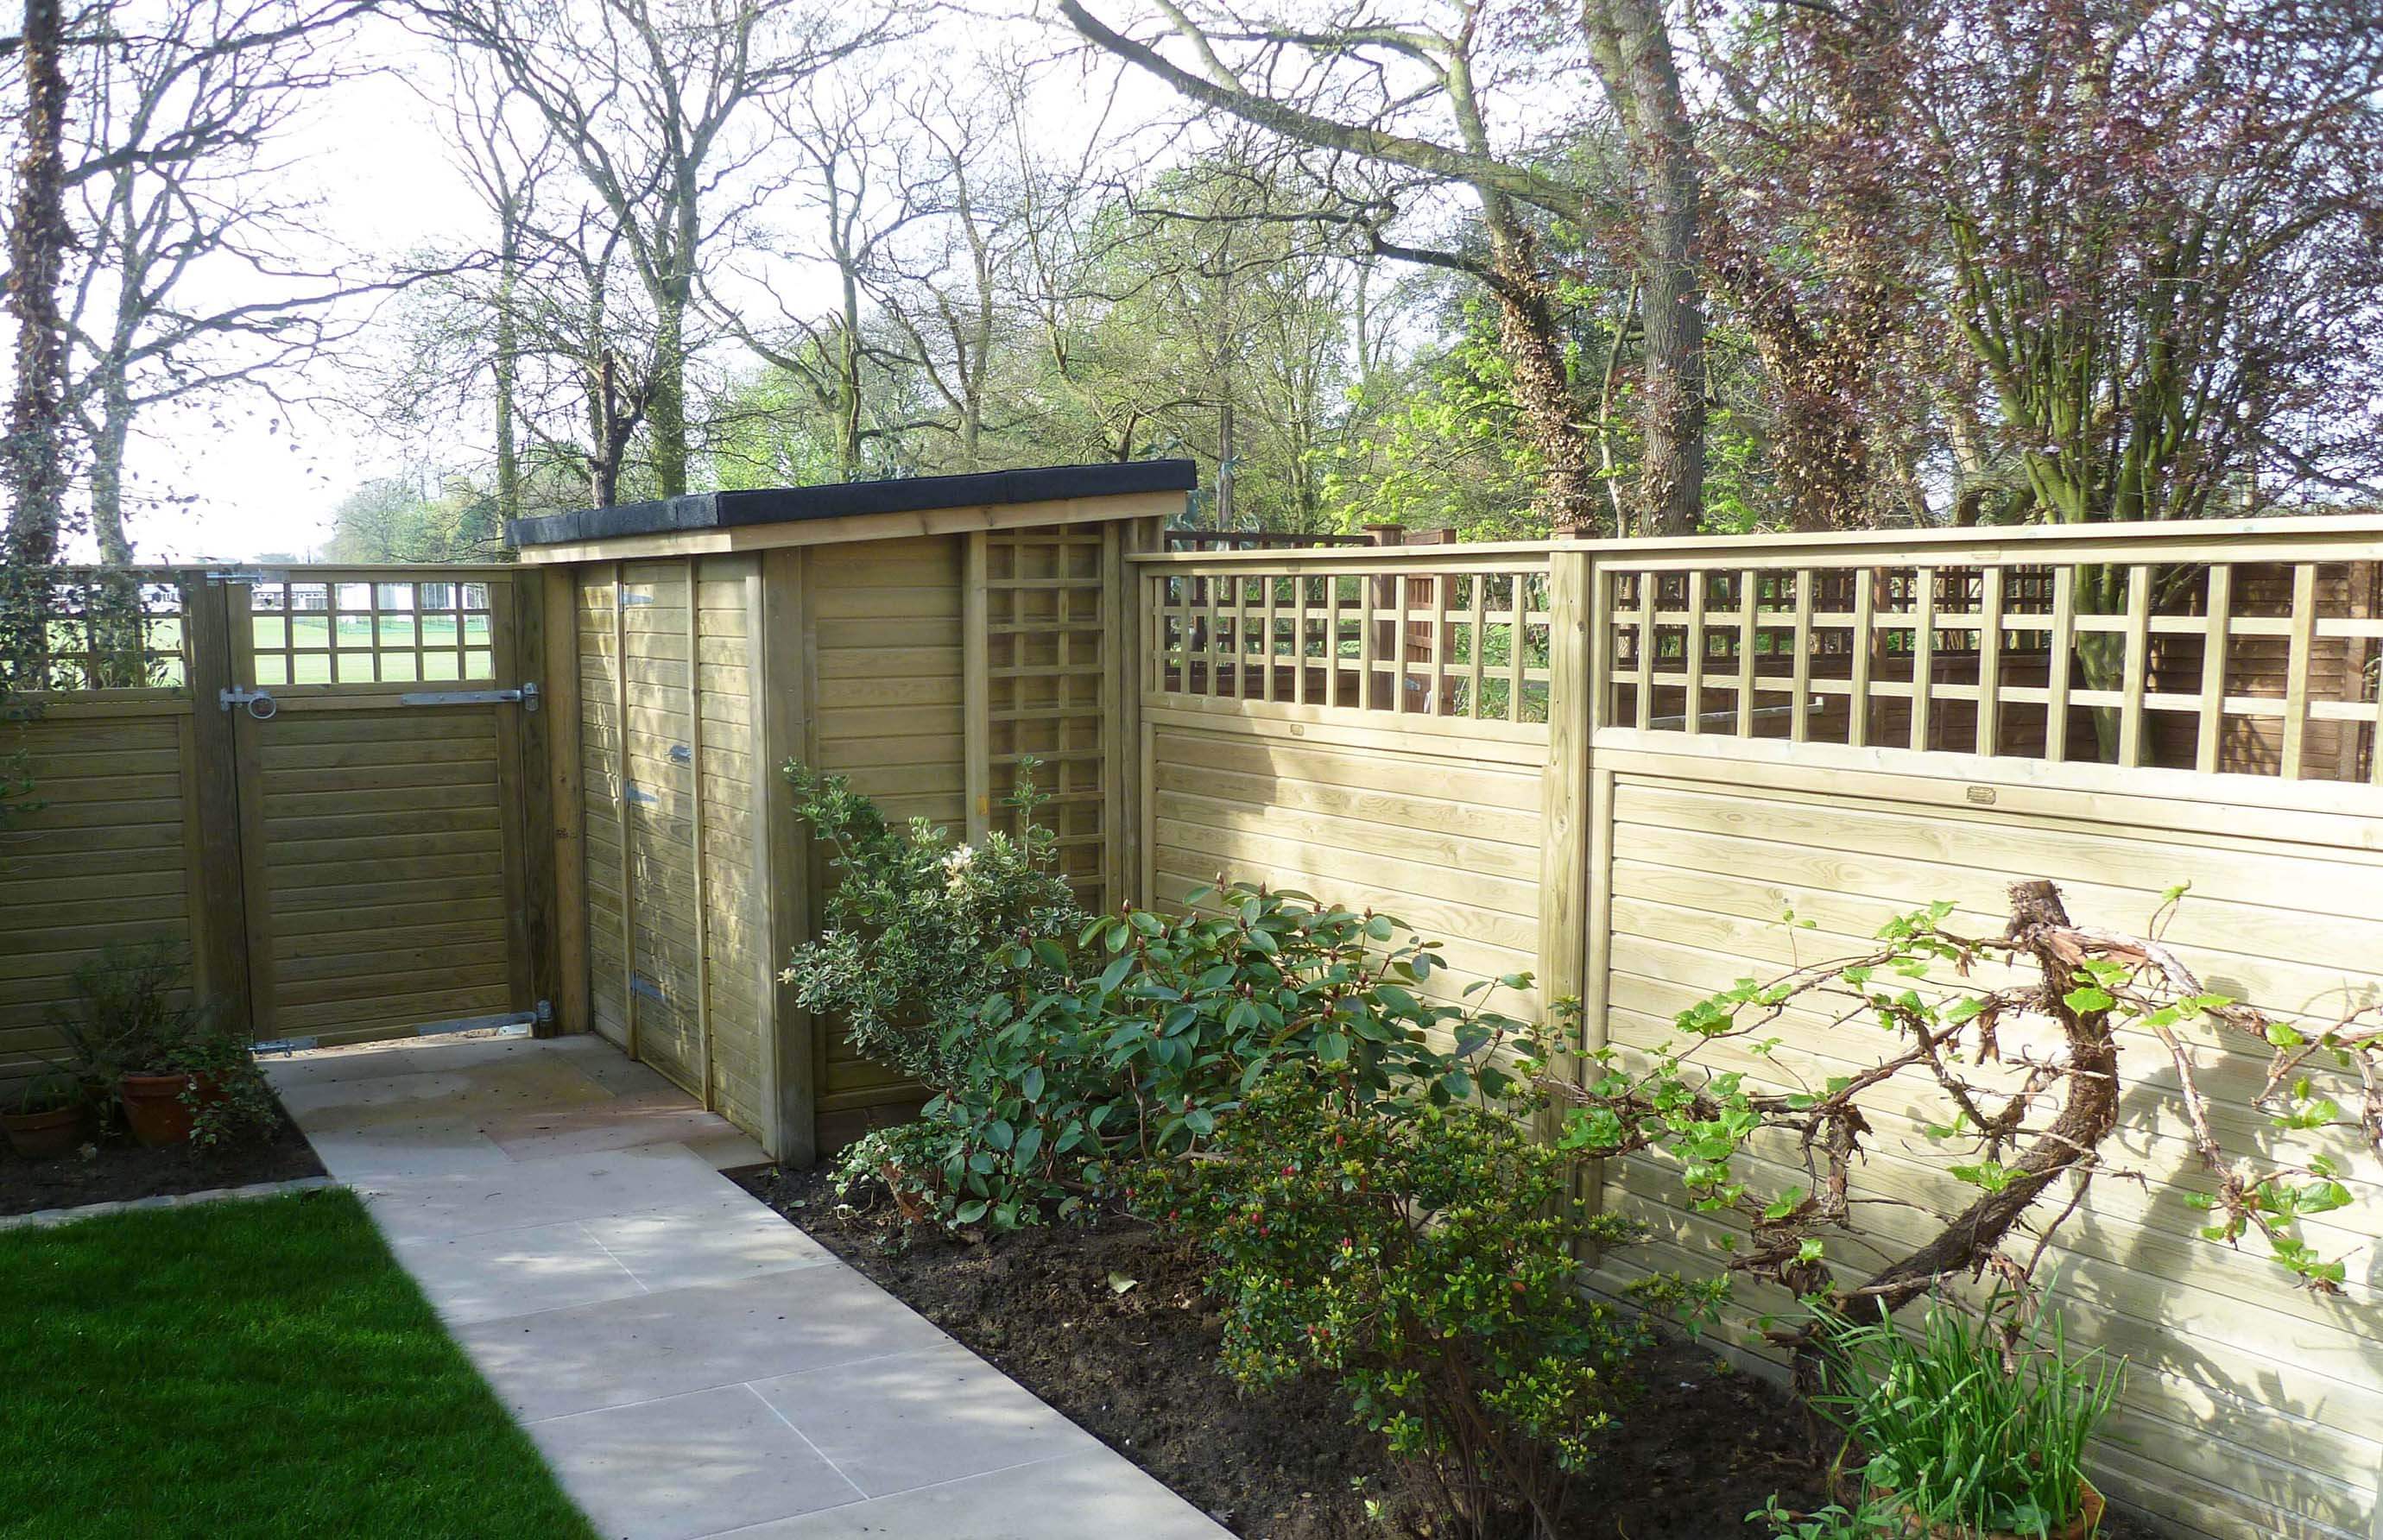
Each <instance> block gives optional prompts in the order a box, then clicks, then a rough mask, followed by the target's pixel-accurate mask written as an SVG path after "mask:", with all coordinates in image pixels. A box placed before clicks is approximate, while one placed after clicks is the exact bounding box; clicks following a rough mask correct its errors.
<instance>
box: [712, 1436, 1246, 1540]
mask: <svg viewBox="0 0 2383 1540" xmlns="http://www.w3.org/2000/svg"><path fill="white" fill-rule="evenodd" d="M716 1534H718V1535H719V1537H720V1540H731V1537H733V1540H1222V1537H1223V1536H1224V1535H1225V1534H1227V1531H1226V1530H1225V1529H1224V1527H1223V1526H1221V1525H1219V1524H1217V1523H1216V1522H1215V1521H1214V1520H1211V1519H1209V1518H1208V1517H1207V1516H1205V1515H1204V1514H1203V1513H1201V1512H1200V1510H1199V1509H1195V1508H1193V1507H1192V1506H1191V1504H1189V1503H1187V1502H1185V1501H1184V1500H1183V1499H1182V1498H1180V1497H1177V1496H1176V1495H1175V1494H1174V1493H1172V1492H1169V1491H1168V1490H1167V1488H1166V1487H1164V1486H1161V1485H1159V1484H1158V1483H1157V1482H1155V1481H1153V1480H1152V1479H1151V1478H1150V1477H1148V1476H1146V1475H1144V1474H1142V1472H1140V1471H1138V1470H1136V1469H1135V1468H1134V1467H1133V1466H1132V1465H1130V1464H1129V1463H1128V1462H1127V1461H1126V1460H1125V1459H1124V1457H1123V1456H1121V1455H1118V1454H1116V1453H1114V1452H1112V1451H1110V1450H1108V1449H1098V1450H1093V1451H1092V1452H1089V1453H1086V1454H1077V1455H1062V1456H1061V1457H1059V1458H1058V1459H1056V1460H1042V1461H1039V1462H1037V1463H1035V1464H1032V1465H1013V1466H1011V1467H1010V1468H1009V1469H1007V1470H1006V1471H994V1472H989V1473H987V1474H985V1475H981V1476H969V1477H966V1478H965V1479H963V1480H960V1481H953V1482H945V1483H944V1484H943V1485H938V1486H921V1487H918V1488H916V1489H914V1490H912V1491H908V1492H903V1493H899V1494H897V1495H895V1496H894V1497H879V1498H876V1499H874V1500H872V1501H870V1502H865V1503H852V1504H848V1505H846V1507H843V1508H831V1509H824V1510H822V1511H820V1512H816V1513H807V1514H802V1515H799V1516H796V1517H792V1518H784V1519H773V1520H768V1521H765V1522H761V1523H758V1524H751V1525H747V1526H746V1527H745V1528H743V1529H734V1530H721V1531H718V1532H716Z"/></svg>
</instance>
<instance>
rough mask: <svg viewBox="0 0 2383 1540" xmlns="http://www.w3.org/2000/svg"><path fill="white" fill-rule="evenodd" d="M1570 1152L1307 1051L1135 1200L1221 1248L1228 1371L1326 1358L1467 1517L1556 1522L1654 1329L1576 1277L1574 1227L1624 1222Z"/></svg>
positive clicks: (1476, 1524)
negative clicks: (1403, 1110)
mask: <svg viewBox="0 0 2383 1540" xmlns="http://www.w3.org/2000/svg"><path fill="white" fill-rule="evenodd" d="M1572 1172H1573V1167H1572V1165H1571V1164H1570V1163H1569V1162H1568V1161H1567V1160H1566V1159H1565V1158H1564V1157H1563V1156H1562V1154H1561V1153H1559V1152H1554V1151H1551V1150H1550V1149H1548V1148H1546V1147H1545V1146H1543V1145H1541V1144H1539V1143H1537V1141H1535V1140H1532V1139H1531V1138H1530V1137H1529V1134H1528V1132H1527V1131H1526V1130H1525V1128H1524V1127H1521V1126H1519V1125H1518V1124H1517V1123H1516V1122H1515V1121H1514V1120H1513V1119H1512V1118H1511V1117H1509V1116H1507V1115H1504V1113H1503V1112H1501V1111H1497V1110H1492V1109H1490V1108H1488V1107H1484V1106H1482V1105H1479V1104H1476V1103H1446V1104H1439V1103H1432V1102H1429V1101H1426V1102H1424V1103H1421V1104H1419V1105H1416V1106H1415V1107H1414V1109H1413V1111H1412V1115H1404V1116H1395V1117H1385V1116H1381V1115H1377V1111H1376V1110H1375V1109H1372V1108H1368V1107H1365V1106H1364V1105H1362V1104H1355V1103H1352V1102H1351V1100H1350V1098H1349V1097H1348V1096H1347V1094H1346V1087H1345V1086H1344V1085H1342V1084H1340V1083H1339V1082H1338V1081H1337V1080H1336V1078H1334V1077H1333V1076H1332V1074H1331V1073H1330V1072H1329V1071H1328V1070H1327V1069H1326V1068H1325V1067H1324V1066H1322V1065H1320V1064H1304V1065H1295V1066H1285V1067H1283V1068H1280V1069H1278V1071H1276V1072H1275V1073H1274V1074H1272V1075H1270V1076H1269V1077H1268V1078H1266V1080H1265V1082H1264V1083H1263V1084H1262V1085H1260V1086H1259V1087H1258V1088H1257V1089H1256V1090H1255V1091H1254V1092H1253V1094H1252V1095H1251V1096H1250V1097H1249V1099H1248V1101H1247V1102H1246V1103H1245V1104H1244V1105H1243V1106H1242V1107H1241V1110H1240V1112H1239V1114H1238V1115H1236V1116H1234V1117H1233V1118H1232V1119H1231V1120H1230V1121H1229V1122H1228V1123H1226V1124H1225V1125H1223V1126H1222V1127H1221V1129H1220V1131H1219V1132H1218V1134H1217V1137H1216V1141H1215V1143H1214V1145H1213V1146H1212V1147H1211V1148H1210V1149H1208V1150H1206V1151H1204V1152H1199V1153H1197V1154H1196V1155H1194V1156H1192V1157H1190V1158H1186V1159H1183V1160H1179V1161H1175V1162H1169V1163H1164V1164H1161V1165H1159V1166H1157V1167H1154V1169H1153V1171H1152V1172H1151V1174H1149V1175H1148V1176H1147V1177H1145V1178H1144V1180H1145V1181H1146V1182H1147V1183H1148V1184H1149V1185H1148V1186H1147V1187H1146V1188H1145V1189H1143V1191H1142V1201H1143V1202H1144V1203H1145V1205H1147V1206H1150V1207H1155V1206H1156V1204H1157V1202H1158V1201H1168V1202H1171V1204H1172V1208H1171V1210H1170V1211H1169V1216H1170V1217H1171V1218H1174V1219H1177V1220H1179V1222H1181V1223H1182V1224H1183V1225H1185V1226H1187V1227H1188V1228H1189V1229H1190V1231H1191V1233H1192V1234H1193V1235H1194V1236H1195V1237H1197V1238H1199V1240H1200V1241H1201V1243H1202V1244H1203V1245H1204V1246H1205V1248H1206V1249H1207V1250H1209V1252H1210V1253H1212V1254H1213V1255H1214V1256H1215V1258H1216V1270H1215V1272H1214V1273H1213V1274H1212V1275H1211V1276H1210V1278H1209V1280H1208V1287H1209V1290H1210V1292H1211V1293H1212V1294H1213V1295H1215V1296H1216V1298H1217V1299H1218V1300H1219V1301H1220V1302H1221V1303H1222V1304H1223V1306H1224V1309H1225V1311H1226V1325H1225V1343H1224V1357H1225V1365H1226V1368H1227V1369H1228V1371H1229V1373H1231V1374H1233V1376H1234V1377H1235V1378H1237V1379H1239V1380H1241V1381H1242V1382H1244V1383H1249V1384H1261V1385H1262V1384H1268V1383H1273V1382H1277V1381H1279V1380H1283V1379H1286V1378H1288V1377H1290V1376H1292V1375H1295V1374H1303V1373H1307V1372H1311V1371H1314V1372H1321V1373H1324V1374H1330V1375H1333V1376H1334V1377H1335V1378H1337V1379H1338V1381H1339V1383H1340V1386H1341V1388H1342V1389H1343V1390H1344V1391H1345V1393H1346V1394H1347V1396H1348V1398H1349V1402H1350V1405H1351V1408H1352V1412H1353V1413H1354V1415H1355V1417H1356V1418H1357V1420H1358V1421H1359V1422H1361V1423H1364V1425H1365V1426H1367V1427H1370V1428H1373V1429H1375V1430H1377V1431H1378V1432H1380V1433H1381V1434H1382V1435H1384V1436H1385V1438H1386V1439H1387V1440H1388V1441H1389V1448H1391V1450H1392V1451H1393V1452H1394V1453H1395V1454H1397V1455H1399V1456H1401V1457H1402V1459H1403V1460H1406V1461H1408V1462H1410V1467H1411V1469H1412V1470H1413V1471H1414V1472H1416V1473H1417V1474H1418V1476H1419V1477H1420V1480H1421V1484H1422V1485H1423V1486H1424V1487H1425V1489H1426V1491H1427V1492H1428V1493H1429V1494H1430V1495H1431V1496H1432V1497H1433V1498H1434V1499H1435V1505H1436V1506H1438V1507H1439V1508H1440V1509H1442V1510H1443V1511H1444V1512H1445V1513H1446V1514H1448V1515H1449V1516H1451V1518H1452V1519H1453V1520H1454V1522H1455V1523H1456V1525H1457V1533H1462V1534H1469V1535H1488V1534H1498V1533H1501V1532H1502V1530H1504V1529H1505V1528H1506V1527H1508V1526H1511V1524H1512V1523H1513V1520H1514V1518H1515V1510H1516V1509H1517V1508H1519V1509H1522V1510H1524V1511H1525V1513H1526V1514H1527V1516H1528V1522H1529V1524H1530V1527H1531V1528H1532V1529H1533V1530H1534V1531H1535V1532H1536V1533H1537V1534H1541V1535H1552V1534H1554V1533H1555V1532H1556V1525H1557V1522H1558V1518H1559V1514H1560V1513H1561V1510H1562V1500H1563V1491H1564V1485H1565V1483H1566V1479H1567V1477H1568V1475H1569V1473H1570V1472H1574V1471H1577V1470H1578V1469H1580V1468H1581V1467H1582V1466H1583V1465H1585V1464H1586V1463H1587V1461H1588V1460H1589V1459H1590V1458H1591V1456H1592V1453H1593V1451H1594V1441H1593V1437H1592V1435H1594V1433H1595V1432H1596V1430H1597V1429H1599V1427H1601V1426H1603V1425H1604V1424H1605V1423H1606V1422H1607V1421H1608V1419H1609V1417H1610V1415H1611V1409H1612V1407H1613V1405H1614V1402H1615V1399H1616V1392H1617V1384H1616V1379H1615V1376H1616V1374H1617V1373H1618V1372H1619V1371H1620V1370H1621V1369H1622V1367H1623V1365H1624V1363H1625V1362H1626V1361H1627V1360H1628V1358H1629V1356H1630V1354H1631V1353H1632V1352H1633V1351H1634V1350H1635V1349H1636V1348H1637V1347H1638V1346H1639V1345H1640V1343H1641V1340H1642V1336H1641V1332H1642V1328H1640V1327H1638V1326H1636V1325H1635V1324H1625V1323H1624V1322H1623V1321H1621V1320H1620V1319H1618V1318H1617V1317H1616V1316H1615V1315H1613V1314H1612V1313H1611V1312H1610V1311H1609V1310H1608V1309H1607V1308H1606V1307H1605V1306H1603V1305H1600V1304H1596V1303H1592V1302H1591V1301H1589V1300H1587V1299H1586V1298H1584V1297H1583V1296H1582V1294H1581V1293H1580V1292H1579V1290H1578V1288H1577V1287H1576V1286H1575V1282H1576V1281H1575V1267H1576V1263H1575V1262H1574V1254H1573V1249H1574V1243H1575V1242H1576V1241H1577V1240H1579V1239H1581V1238H1583V1236H1584V1235H1585V1234H1587V1232H1588V1231H1589V1230H1590V1229H1591V1228H1592V1227H1594V1228H1595V1229H1596V1230H1597V1232H1598V1233H1599V1235H1600V1236H1601V1237H1603V1238H1620V1236H1621V1227H1620V1226H1618V1225H1616V1224H1614V1223H1612V1222H1610V1221H1606V1222H1599V1223H1598V1224H1597V1225H1596V1226H1591V1225H1589V1224H1588V1223H1587V1222H1586V1221H1585V1220H1584V1219H1583V1217H1582V1215H1581V1214H1580V1212H1579V1208H1578V1205H1577V1204H1576V1203H1575V1202H1574V1200H1573V1198H1572V1196H1571V1176H1572ZM1435 1533H1445V1532H1442V1531H1438V1530H1435Z"/></svg>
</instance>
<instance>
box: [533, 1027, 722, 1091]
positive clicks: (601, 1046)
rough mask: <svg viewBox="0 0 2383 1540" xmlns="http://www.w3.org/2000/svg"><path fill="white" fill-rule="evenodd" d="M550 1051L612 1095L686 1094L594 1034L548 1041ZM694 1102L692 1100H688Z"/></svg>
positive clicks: (649, 1067) (656, 1071) (649, 1068)
mask: <svg viewBox="0 0 2383 1540" xmlns="http://www.w3.org/2000/svg"><path fill="white" fill-rule="evenodd" d="M547 1042H548V1043H549V1045H550V1046H551V1047H552V1049H553V1050H554V1051H555V1052H556V1053H559V1054H561V1055H562V1056H563V1057H564V1058H567V1059H568V1060H569V1061H570V1062H571V1063H573V1064H574V1065H575V1066H578V1068H579V1070H580V1071H581V1073H583V1074H585V1075H586V1077H587V1078H589V1079H591V1080H594V1081H595V1082H596V1083H597V1084H598V1085H599V1086H602V1087H603V1088H604V1089H605V1090H609V1091H611V1093H612V1094H613V1095H615V1096H637V1095H642V1094H645V1093H647V1092H650V1091H674V1092H677V1094H679V1095H680V1096H685V1095H686V1093H685V1091H683V1090H679V1088H678V1087H676V1086H674V1085H673V1084H671V1083H670V1081H669V1080H667V1079H665V1078H662V1076H661V1072H659V1071H658V1070H655V1069H654V1068H652V1067H651V1066H647V1065H641V1064H639V1063H638V1062H637V1061H636V1060H635V1059H633V1058H630V1057H629V1056H628V1055H627V1054H626V1053H622V1052H621V1051H620V1050H619V1049H618V1048H615V1047H613V1046H612V1045H611V1043H609V1042H607V1041H604V1040H603V1039H602V1038H599V1037H598V1036H597V1035H596V1034H595V1033H593V1032H574V1033H573V1034H572V1035H571V1036H569V1037H562V1038H549V1039H548V1040H547ZM687 1099H688V1100H689V1101H692V1100H694V1099H693V1098H692V1097H688V1098H687Z"/></svg>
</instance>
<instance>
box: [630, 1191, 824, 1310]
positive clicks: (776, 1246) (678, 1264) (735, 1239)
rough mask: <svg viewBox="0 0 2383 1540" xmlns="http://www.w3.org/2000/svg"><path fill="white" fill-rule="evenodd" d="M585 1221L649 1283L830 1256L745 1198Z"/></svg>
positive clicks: (743, 1273) (746, 1272) (774, 1269)
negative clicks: (716, 1208) (697, 1210)
mask: <svg viewBox="0 0 2383 1540" xmlns="http://www.w3.org/2000/svg"><path fill="white" fill-rule="evenodd" d="M586 1228H587V1231H588V1233H589V1234H590V1235H592V1236H593V1237H594V1238H596V1239H597V1240H598V1241H599V1242H601V1243H602V1244H603V1246H604V1249H605V1250H607V1251H609V1252H610V1253H611V1255H612V1256H613V1257H615V1258H617V1259H618V1260H619V1262H620V1263H621V1265H622V1266H623V1267H625V1268H626V1269H628V1271H629V1272H630V1273H631V1274H632V1275H635V1276H636V1280H637V1281H638V1282H639V1283H641V1284H643V1285H645V1286H646V1287H648V1288H650V1289H664V1288H684V1287H688V1286H689V1285H692V1284H711V1283H733V1282H735V1280H736V1279H738V1278H749V1277H753V1276H756V1275H759V1274H763V1273H783V1272H785V1271H786V1270H787V1269H789V1268H795V1267H821V1266H824V1265H826V1264H827V1263H832V1262H833V1261H835V1253H834V1252H833V1251H831V1250H828V1249H827V1248H826V1247H824V1246H822V1245H821V1244H820V1243H819V1242H818V1241H816V1240H813V1239H812V1238H810V1237H809V1236H807V1235H805V1234H803V1232H802V1231H800V1230H798V1229H796V1228H795V1227H794V1226H792V1225H789V1224H787V1223H786V1222H785V1221H784V1220H783V1219H781V1218H779V1217H778V1216H777V1215H776V1214H772V1213H771V1212H770V1211H769V1210H768V1209H765V1208H763V1207H762V1206H761V1205H760V1204H759V1203H756V1202H750V1201H747V1203H745V1204H744V1205H742V1206H740V1207H735V1208H732V1209H730V1210H729V1211H728V1212H727V1213H725V1214H686V1213H682V1212H679V1211H677V1210H667V1211H663V1212H660V1213H654V1214H623V1215H618V1216H616V1217H612V1218H608V1219H590V1220H588V1221H587V1222H586Z"/></svg>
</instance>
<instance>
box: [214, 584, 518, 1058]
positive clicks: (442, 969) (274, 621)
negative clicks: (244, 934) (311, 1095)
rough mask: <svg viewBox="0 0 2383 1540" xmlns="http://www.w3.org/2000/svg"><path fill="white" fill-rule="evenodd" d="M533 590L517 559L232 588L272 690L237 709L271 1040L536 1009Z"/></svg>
mask: <svg viewBox="0 0 2383 1540" xmlns="http://www.w3.org/2000/svg"><path fill="white" fill-rule="evenodd" d="M514 600H515V596H514V587H513V581H512V578H511V577H510V576H508V575H502V574H499V575H495V576H493V577H491V576H488V575H475V576H465V575H458V576H455V577H452V578H435V577H430V576H427V575H421V574H409V575H407V576H405V577H402V578H395V577H391V576H389V575H387V574H382V573H372V572H358V573H341V572H338V571H325V570H310V571H305V572H303V573H288V574H277V575H273V576H270V577H259V578H257V579H255V580H253V581H252V582H249V583H245V584H241V585H235V586H234V587H233V588H232V590H231V593H230V604H229V614H230V620H231V625H230V634H231V639H232V648H231V650H232V659H231V661H232V675H233V679H234V682H235V684H236V686H237V688H238V689H239V690H240V691H243V692H253V693H257V694H261V695H263V696H267V697H269V700H270V703H271V704H270V706H269V707H266V706H263V705H257V706H251V705H249V704H248V703H245V702H241V701H235V702H233V704H232V713H233V718H234V721H235V724H236V725H235V730H234V739H235V743H236V745H237V752H236V770H235V773H236V777H237V781H238V785H239V801H240V847H241V879H242V881H241V887H242V889H243V892H244V898H245V908H246V912H247V926H248V956H249V984H250V992H251V999H252V1003H253V1004H252V1009H253V1026H254V1030H255V1035H256V1037H257V1039H258V1041H261V1042H263V1041H309V1040H311V1041H312V1042H313V1043H315V1044H318V1045H324V1046H328V1045H330V1044H334V1043H342V1042H356V1041H368V1040H372V1039H377V1038H386V1037H396V1036H407V1035H412V1034H414V1033H416V1032H420V1031H423V1030H426V1029H454V1028H456V1027H459V1026H462V1025H465V1024H471V1025H480V1024H487V1025H496V1024H499V1023H502V1022H505V1021H507V1020H512V1019H524V1018H527V1017H528V1016H531V1015H532V1013H533V1011H534V1007H535V1004H536V1003H535V1001H534V999H533V998H532V979H531V957H530V944H529V938H528V935H527V933H526V927H527V918H526V914H527V908H528V906H527V903H526V876H525V870H526V863H525V845H524V828H523V816H522V794H523V787H524V782H525V777H524V775H523V766H522V758H521V735H522V715H523V712H524V711H525V708H534V707H525V702H523V701H521V700H519V699H506V698H502V697H503V696H507V695H508V694H510V693H512V692H514V691H517V690H518V688H519V686H520V685H521V684H522V680H523V672H522V670H521V666H520V659H518V657H517V656H516V652H517V647H516V643H515V625H514ZM266 713H269V714H266Z"/></svg>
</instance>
